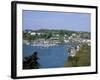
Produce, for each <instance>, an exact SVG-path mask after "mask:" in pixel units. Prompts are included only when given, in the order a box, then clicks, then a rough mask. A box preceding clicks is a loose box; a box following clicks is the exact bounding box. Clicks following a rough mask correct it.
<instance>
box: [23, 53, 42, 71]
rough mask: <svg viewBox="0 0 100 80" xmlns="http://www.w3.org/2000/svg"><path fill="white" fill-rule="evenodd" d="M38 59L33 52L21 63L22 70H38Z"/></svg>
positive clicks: (36, 54)
mask: <svg viewBox="0 0 100 80" xmlns="http://www.w3.org/2000/svg"><path fill="white" fill-rule="evenodd" d="M38 59H39V58H38V53H37V52H34V53H33V54H32V56H30V57H26V58H25V59H24V61H23V69H38V68H39V66H40V65H39V63H38Z"/></svg>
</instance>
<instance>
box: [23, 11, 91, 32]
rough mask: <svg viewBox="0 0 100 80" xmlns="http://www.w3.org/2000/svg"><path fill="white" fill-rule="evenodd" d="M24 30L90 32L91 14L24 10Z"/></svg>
mask: <svg viewBox="0 0 100 80" xmlns="http://www.w3.org/2000/svg"><path fill="white" fill-rule="evenodd" d="M22 18H23V20H22V21H23V29H24V30H25V29H32V30H38V29H64V30H73V31H86V32H90V26H91V25H90V24H91V23H90V20H91V15H90V14H89V13H72V12H50V11H34V10H23V14H22Z"/></svg>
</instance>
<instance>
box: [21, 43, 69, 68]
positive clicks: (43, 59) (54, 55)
mask: <svg viewBox="0 0 100 80" xmlns="http://www.w3.org/2000/svg"><path fill="white" fill-rule="evenodd" d="M68 47H69V45H65V44H59V45H54V46H49V47H43V46H32V45H26V44H23V57H28V56H31V55H32V53H33V52H37V53H38V57H39V59H38V62H39V64H40V68H57V67H64V63H65V61H67V59H68V52H67V48H68Z"/></svg>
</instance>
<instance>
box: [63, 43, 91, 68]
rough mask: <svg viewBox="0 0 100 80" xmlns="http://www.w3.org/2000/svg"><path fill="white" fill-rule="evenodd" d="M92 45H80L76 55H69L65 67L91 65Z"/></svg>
mask: <svg viewBox="0 0 100 80" xmlns="http://www.w3.org/2000/svg"><path fill="white" fill-rule="evenodd" d="M90 56H91V47H90V46H88V45H87V44H84V45H82V46H81V47H80V50H79V51H78V52H77V54H76V56H75V57H73V58H72V57H68V61H65V64H64V67H79V66H90V65H91V63H90V62H91V61H90V60H91V57H90Z"/></svg>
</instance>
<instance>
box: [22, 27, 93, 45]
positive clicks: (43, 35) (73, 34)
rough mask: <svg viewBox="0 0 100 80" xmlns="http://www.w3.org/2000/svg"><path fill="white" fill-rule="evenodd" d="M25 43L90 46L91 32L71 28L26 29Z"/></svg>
mask: <svg viewBox="0 0 100 80" xmlns="http://www.w3.org/2000/svg"><path fill="white" fill-rule="evenodd" d="M23 43H25V44H27V45H29V44H31V45H32V46H43V47H49V46H54V45H57V44H69V43H70V44H84V43H85V44H87V45H88V46H90V44H91V41H90V32H78V31H69V30H46V29H41V30H34V31H33V30H24V31H23Z"/></svg>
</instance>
